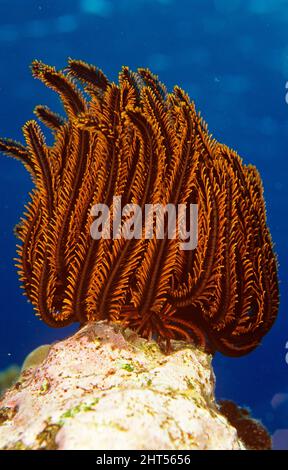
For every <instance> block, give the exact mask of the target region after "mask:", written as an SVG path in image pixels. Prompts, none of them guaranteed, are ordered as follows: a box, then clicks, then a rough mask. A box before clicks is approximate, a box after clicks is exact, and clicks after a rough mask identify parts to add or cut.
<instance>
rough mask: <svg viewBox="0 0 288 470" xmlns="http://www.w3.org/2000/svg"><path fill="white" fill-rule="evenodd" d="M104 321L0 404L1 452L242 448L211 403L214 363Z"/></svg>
mask: <svg viewBox="0 0 288 470" xmlns="http://www.w3.org/2000/svg"><path fill="white" fill-rule="evenodd" d="M172 346H173V351H172V352H171V353H170V354H169V355H166V354H164V353H163V352H162V351H161V350H160V349H159V346H158V345H157V344H156V343H155V342H154V341H150V342H149V341H147V340H145V339H143V338H139V337H138V336H137V335H136V334H135V333H133V332H131V330H128V329H126V330H125V329H123V328H120V326H119V325H115V324H109V323H107V322H106V321H103V322H98V323H90V324H88V325H86V326H85V327H84V328H83V329H82V330H80V331H79V332H78V333H76V334H75V335H74V336H72V337H70V338H68V339H66V340H64V341H60V342H58V343H56V344H54V345H52V346H51V348H50V350H49V353H48V356H47V357H46V358H45V359H44V361H43V362H42V363H41V364H40V365H38V366H37V367H34V368H28V369H26V370H24V371H23V372H22V375H21V377H20V379H19V381H18V382H17V383H16V384H15V385H14V386H13V387H12V388H11V389H10V390H8V391H7V392H6V393H5V395H4V397H3V398H2V400H1V402H0V448H1V449H118V450H119V449H141V450H143V449H150V450H151V449H182V450H184V449H244V448H245V447H244V445H243V443H242V442H241V440H240V439H239V438H238V436H237V431H236V429H235V428H234V427H233V426H231V425H230V424H229V423H228V421H227V420H226V418H225V417H224V416H223V415H222V414H221V413H220V411H219V409H218V407H217V404H216V402H215V397H214V385H215V380H214V374H213V370H212V367H211V356H210V355H208V354H207V353H205V352H203V351H201V350H200V349H197V348H195V347H194V346H193V345H191V344H188V343H184V342H182V341H173V342H172Z"/></svg>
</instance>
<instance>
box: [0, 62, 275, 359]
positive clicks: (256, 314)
mask: <svg viewBox="0 0 288 470" xmlns="http://www.w3.org/2000/svg"><path fill="white" fill-rule="evenodd" d="M32 72H33V76H34V77H35V78H37V79H40V80H41V81H42V82H43V83H44V84H45V85H47V86H48V87H50V88H51V89H53V90H54V91H56V92H57V93H58V94H59V96H60V99H61V101H62V103H63V107H64V109H65V113H66V118H65V119H64V118H62V117H60V116H59V115H58V114H56V113H54V112H52V111H51V110H50V109H49V108H48V107H46V106H37V107H36V110H35V113H36V116H37V117H38V118H39V120H40V121H42V122H43V123H44V124H45V125H46V126H48V128H50V129H51V130H52V132H53V133H54V137H55V141H54V144H53V145H52V146H48V145H47V144H46V142H45V138H44V135H43V133H42V131H41V129H40V127H39V125H38V123H37V122H36V121H35V120H31V121H28V122H27V123H26V124H25V126H24V128H23V132H24V136H25V140H26V145H25V146H24V145H22V144H20V143H18V142H15V141H13V140H10V139H1V140H0V150H1V151H2V152H3V153H5V154H7V155H10V156H13V157H15V158H17V159H19V160H21V161H22V162H23V164H24V166H25V167H26V168H27V170H28V171H29V172H30V174H31V176H32V180H33V183H34V186H35V187H34V189H33V190H32V192H31V194H30V202H29V203H28V205H27V207H26V212H25V214H24V217H23V218H22V219H21V222H20V224H19V225H18V226H17V230H16V231H17V235H18V237H19V238H20V240H21V245H20V246H19V247H18V255H19V259H18V262H17V266H18V268H19V275H20V279H21V282H22V283H23V286H24V289H25V293H26V295H27V296H28V298H29V300H30V301H31V302H32V304H33V305H34V307H35V310H36V314H37V315H38V316H40V317H41V319H42V320H43V321H44V322H46V323H47V324H48V325H50V326H52V327H62V326H65V325H68V324H70V323H72V322H79V323H80V324H81V325H82V324H85V323H87V322H89V321H96V320H101V319H102V320H103V319H108V320H111V321H114V322H120V323H121V324H123V325H127V327H130V328H132V329H134V330H136V331H137V332H138V333H139V334H141V335H142V336H144V337H148V338H151V337H152V336H153V337H156V338H157V340H158V342H159V343H160V344H163V345H165V346H166V348H167V349H169V345H170V342H171V340H173V339H179V338H180V339H181V338H182V339H185V340H189V341H190V340H193V341H195V342H196V343H197V344H199V345H200V346H203V347H205V346H206V347H208V348H210V350H213V351H220V352H222V353H223V354H226V355H231V356H240V355H242V354H246V353H248V352H250V351H251V350H253V349H254V348H255V347H256V346H257V345H258V344H259V343H260V341H261V339H262V337H263V336H264V335H265V334H266V333H267V332H268V331H269V329H270V328H271V326H272V324H273V322H274V320H275V318H276V315H277V310H278V281H277V262H276V258H275V255H274V252H273V245H272V241H271V237H270V233H269V229H268V228H267V224H266V213H265V203H264V199H263V188H262V183H261V179H260V177H259V174H258V172H257V170H256V168H255V167H254V166H251V165H244V164H243V163H242V160H241V159H240V157H239V156H238V155H237V153H236V152H235V151H233V150H231V149H229V148H228V147H227V146H225V145H222V144H220V143H218V142H217V141H216V140H214V139H213V138H212V137H211V135H210V134H209V133H208V130H207V126H206V124H205V123H204V121H203V119H202V118H201V116H200V115H199V113H197V112H196V111H195V107H194V104H193V103H192V102H191V101H190V99H189V97H188V96H187V95H186V94H185V93H184V92H183V91H182V90H181V89H180V88H179V87H177V86H176V87H175V88H174V90H173V92H172V93H168V92H167V91H166V88H165V87H164V85H163V84H162V83H161V82H160V81H159V80H158V78H157V77H156V76H154V75H153V74H152V73H151V72H150V71H149V70H147V69H138V71H137V72H132V71H130V70H129V69H128V68H127V67H123V68H122V71H121V72H120V74H119V84H118V85H116V84H115V83H111V82H109V81H108V79H107V77H106V76H105V75H104V74H103V72H102V71H101V70H99V69H97V68H96V67H94V66H91V65H88V64H86V63H84V62H82V61H77V60H69V64H68V67H67V68H66V69H65V70H64V71H57V70H56V69H55V68H54V67H51V66H48V65H45V64H43V63H42V62H39V61H34V62H33V64H32ZM114 196H121V200H122V204H123V205H125V204H130V203H132V204H137V205H138V206H139V207H140V208H144V206H145V205H146V204H157V203H160V204H162V205H166V204H186V205H187V204H189V203H190V204H197V205H198V245H197V248H196V249H194V250H188V251H185V250H181V249H180V247H179V245H180V243H179V239H178V238H177V237H176V238H174V239H169V238H168V236H167V230H165V234H164V237H163V239H158V238H157V237H156V236H155V233H154V234H153V236H152V237H151V238H150V239H144V238H139V239H135V238H134V239H133V238H132V239H125V238H123V237H120V238H117V239H105V238H101V239H99V240H95V239H93V238H92V237H91V233H90V227H91V223H92V221H93V216H92V215H91V208H92V207H93V205H94V204H96V203H103V204H106V205H107V206H108V207H109V208H111V207H112V204H113V197H114Z"/></svg>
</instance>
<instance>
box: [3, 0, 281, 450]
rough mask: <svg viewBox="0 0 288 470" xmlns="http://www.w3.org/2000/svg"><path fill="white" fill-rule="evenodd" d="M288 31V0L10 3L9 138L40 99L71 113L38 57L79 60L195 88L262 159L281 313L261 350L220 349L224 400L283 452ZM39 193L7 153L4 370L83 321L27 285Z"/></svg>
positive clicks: (217, 127)
mask: <svg viewBox="0 0 288 470" xmlns="http://www.w3.org/2000/svg"><path fill="white" fill-rule="evenodd" d="M287 31H288V1H287V0H46V1H36V0H0V63H1V67H0V135H1V136H2V137H11V138H14V139H16V140H20V141H23V138H22V134H21V127H22V125H23V124H24V123H25V121H27V120H28V119H31V118H32V117H33V113H32V111H33V108H34V107H35V105H37V104H45V105H46V104H47V105H49V107H51V108H52V109H53V110H56V111H57V110H58V111H59V112H61V107H60V104H59V101H58V99H57V96H56V94H54V93H53V92H52V91H49V90H48V89H46V88H45V86H43V85H42V84H41V83H39V82H38V81H37V82H36V81H34V80H33V78H32V76H31V74H30V70H29V65H30V63H31V62H32V60H33V59H39V60H42V61H43V62H45V63H48V64H51V65H55V66H56V68H63V67H65V65H66V62H67V58H68V57H72V58H74V59H81V60H85V61H87V62H90V63H93V64H95V65H97V66H98V67H100V68H101V69H102V70H103V71H104V72H105V74H106V75H107V76H108V78H109V79H111V80H117V74H118V71H119V70H120V68H121V66H122V65H128V66H129V67H131V68H132V69H136V68H137V67H149V68H151V70H152V72H154V73H156V74H158V75H159V76H160V79H161V81H162V82H164V83H165V85H166V86H167V87H168V89H169V90H171V88H172V87H173V86H174V85H175V84H178V85H179V86H180V87H181V88H183V89H184V90H185V91H186V92H188V93H189V95H190V97H191V99H193V100H194V101H195V104H196V108H197V110H200V111H201V114H202V116H203V117H204V119H205V120H206V121H207V122H208V125H209V129H210V132H212V133H213V136H214V137H215V138H216V139H217V140H219V141H220V142H222V143H225V144H227V145H229V146H230V147H232V148H233V149H235V150H236V151H237V152H238V153H239V154H240V156H241V157H242V158H243V159H244V163H252V164H254V165H256V166H257V168H258V170H259V171H260V174H261V176H262V180H263V183H264V190H265V193H264V195H265V199H266V206H267V219H268V225H269V227H270V230H271V233H272V238H273V241H274V243H275V250H276V253H277V255H278V260H279V264H280V266H279V278H280V291H281V299H280V312H279V316H278V319H277V321H276V323H275V325H274V327H273V328H272V330H271V331H270V333H269V334H268V335H266V336H265V337H264V340H263V343H262V345H260V346H259V347H258V348H257V349H256V351H254V352H252V353H250V354H249V355H248V356H244V357H243V358H228V357H224V356H222V355H221V354H219V353H217V354H216V356H215V358H214V361H213V362H214V371H215V374H216V378H217V384H216V395H217V397H218V398H219V399H220V398H226V399H232V400H234V401H235V402H236V403H237V404H239V405H245V406H248V407H249V408H250V409H251V410H252V414H253V416H254V417H255V418H259V419H261V420H262V422H263V423H264V424H265V425H266V426H267V428H268V429H269V431H270V432H271V433H272V434H274V448H287V449H288V327H287V307H288V305H287V304H288V302H287V279H288V268H287V231H288V213H287V200H288V197H287V196H288V183H287V180H288V179H287V177H288V95H287V97H286V94H287V93H288V85H287V87H286V82H287V83H288V36H287ZM45 133H46V135H47V134H48V131H47V132H46V130H45ZM47 140H48V142H52V137H51V136H49V138H48V139H47ZM31 188H32V183H31V180H30V178H29V176H28V175H27V171H26V170H25V169H24V167H23V166H22V165H21V163H19V162H17V161H14V160H12V159H8V158H6V157H4V156H1V159H0V370H3V369H5V368H6V367H8V366H9V365H11V364H19V365H21V363H22V362H23V360H24V358H25V356H26V355H27V354H28V353H29V352H30V351H32V350H33V349H34V348H36V347H37V346H39V345H41V344H44V343H51V342H53V341H55V340H56V339H61V338H64V337H65V336H67V335H68V334H69V333H70V332H71V331H74V330H75V328H76V327H73V328H66V329H58V330H55V329H51V328H49V327H48V326H47V325H45V324H44V323H43V322H40V321H39V320H38V319H37V318H36V317H35V315H34V313H33V309H32V306H31V304H29V303H28V302H27V300H26V298H25V297H23V296H22V291H21V289H20V288H19V281H18V276H17V273H16V268H15V267H14V264H13V258H14V257H15V255H16V247H15V245H16V243H17V241H16V238H15V237H14V235H13V228H14V226H15V225H16V223H17V222H18V221H19V218H20V217H21V215H22V213H23V206H24V204H25V203H26V202H27V201H28V192H29V191H30V190H31ZM279 430H281V432H280V431H279Z"/></svg>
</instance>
